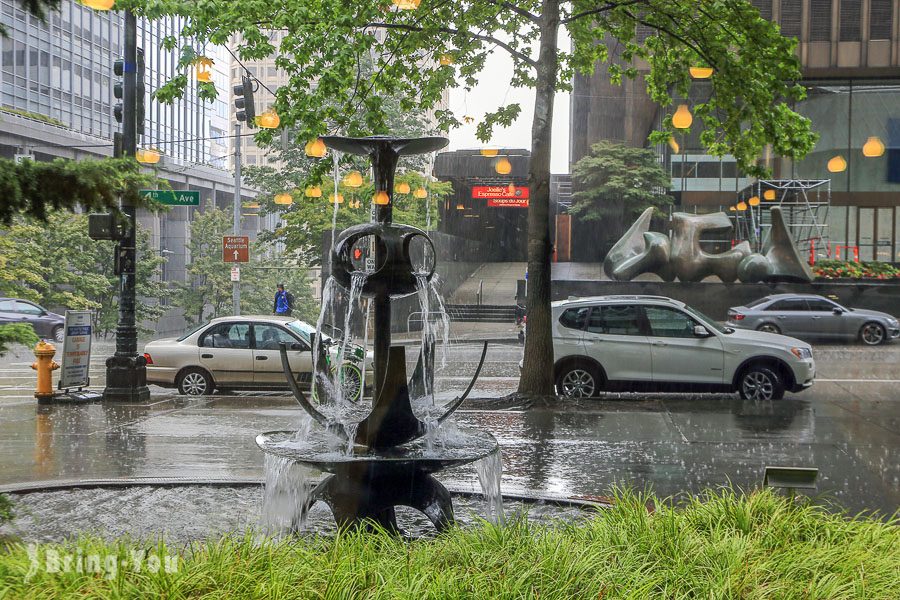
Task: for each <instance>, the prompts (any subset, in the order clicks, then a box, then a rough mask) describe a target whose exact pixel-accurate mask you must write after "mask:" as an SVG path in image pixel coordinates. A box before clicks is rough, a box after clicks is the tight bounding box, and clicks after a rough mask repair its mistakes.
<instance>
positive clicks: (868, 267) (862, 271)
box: [812, 260, 900, 279]
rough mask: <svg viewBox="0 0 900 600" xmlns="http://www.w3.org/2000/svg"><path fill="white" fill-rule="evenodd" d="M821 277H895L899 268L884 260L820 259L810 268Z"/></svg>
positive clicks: (899, 276) (899, 271) (897, 275)
mask: <svg viewBox="0 0 900 600" xmlns="http://www.w3.org/2000/svg"><path fill="white" fill-rule="evenodd" d="M812 270H813V273H814V274H815V275H816V277H819V278H821V279H840V278H851V279H896V278H900V269H898V268H896V267H894V266H893V265H891V264H890V263H885V262H849V261H843V260H822V261H819V262H817V263H816V264H815V266H813V268H812Z"/></svg>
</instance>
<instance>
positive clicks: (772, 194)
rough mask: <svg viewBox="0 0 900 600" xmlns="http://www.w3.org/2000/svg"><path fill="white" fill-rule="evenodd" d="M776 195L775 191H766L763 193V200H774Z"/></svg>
mask: <svg viewBox="0 0 900 600" xmlns="http://www.w3.org/2000/svg"><path fill="white" fill-rule="evenodd" d="M775 195H776V194H775V190H766V191H764V192H763V198H765V199H766V200H774V199H775Z"/></svg>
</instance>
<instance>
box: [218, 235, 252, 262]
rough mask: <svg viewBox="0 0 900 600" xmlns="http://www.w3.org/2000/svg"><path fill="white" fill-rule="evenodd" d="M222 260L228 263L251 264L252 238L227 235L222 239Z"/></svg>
mask: <svg viewBox="0 0 900 600" xmlns="http://www.w3.org/2000/svg"><path fill="white" fill-rule="evenodd" d="M222 260H223V261H224V262H227V263H245V262H250V238H249V237H247V236H246V235H226V236H224V237H223V238H222Z"/></svg>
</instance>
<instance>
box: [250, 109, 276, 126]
mask: <svg viewBox="0 0 900 600" xmlns="http://www.w3.org/2000/svg"><path fill="white" fill-rule="evenodd" d="M256 124H257V125H259V126H260V127H262V128H263V129H278V125H280V124H281V117H279V116H278V113H277V112H275V109H274V108H270V109H269V110H267V111H266V112H264V113H263V114H261V115H259V116H258V117H256Z"/></svg>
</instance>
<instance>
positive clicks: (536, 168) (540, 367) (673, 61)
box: [118, 0, 815, 394]
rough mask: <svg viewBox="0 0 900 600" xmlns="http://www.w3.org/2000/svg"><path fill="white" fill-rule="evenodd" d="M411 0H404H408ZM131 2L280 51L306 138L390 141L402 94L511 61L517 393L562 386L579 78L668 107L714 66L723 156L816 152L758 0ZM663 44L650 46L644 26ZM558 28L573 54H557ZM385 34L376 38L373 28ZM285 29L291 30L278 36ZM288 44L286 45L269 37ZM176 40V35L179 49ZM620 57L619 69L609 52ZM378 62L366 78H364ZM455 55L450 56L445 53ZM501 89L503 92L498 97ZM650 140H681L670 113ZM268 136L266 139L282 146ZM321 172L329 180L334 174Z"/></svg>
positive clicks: (787, 53) (787, 45) (505, 111)
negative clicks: (521, 90) (554, 299)
mask: <svg viewBox="0 0 900 600" xmlns="http://www.w3.org/2000/svg"><path fill="white" fill-rule="evenodd" d="M396 4H401V3H399V2H398V3H396ZM402 4H403V5H404V6H406V7H416V10H399V9H398V7H397V6H396V5H395V4H392V3H389V2H388V1H387V0H381V1H378V2H372V1H371V0H311V1H309V2H296V1H292V0H291V1H288V0H267V1H265V2H263V1H257V0H205V1H204V2H180V1H175V0H119V2H118V6H119V7H120V8H124V7H130V8H134V9H135V10H137V12H139V13H140V14H142V15H144V16H147V17H150V18H155V17H160V16H163V15H172V14H174V15H182V16H185V17H187V19H186V21H185V22H186V25H185V27H184V28H183V30H182V31H181V36H182V38H183V39H191V40H195V39H196V40H201V41H207V42H211V43H214V44H225V43H228V41H229V39H230V38H231V37H232V36H234V35H235V34H240V43H239V45H238V47H237V54H238V55H239V56H240V57H242V58H246V59H252V58H263V57H274V58H275V61H276V64H277V65H278V66H279V68H281V69H282V70H283V71H285V72H286V73H287V75H288V77H289V80H288V82H287V84H286V85H284V86H282V87H280V88H279V89H278V91H277V94H276V102H275V108H276V110H277V112H278V114H279V115H280V117H281V123H282V126H284V127H290V128H292V129H293V130H295V131H297V132H299V133H300V135H301V137H303V136H305V137H306V138H307V139H310V138H313V137H315V136H317V135H321V134H324V133H334V132H340V133H342V134H346V135H366V134H374V133H387V132H388V121H387V117H386V114H385V108H384V106H385V98H387V97H399V98H401V109H403V110H411V109H417V108H418V109H429V108H432V107H434V106H435V105H436V104H437V103H438V102H439V101H440V100H441V99H442V97H443V94H444V92H445V90H447V89H448V88H451V87H464V88H471V87H472V86H474V85H475V83H476V82H477V78H478V74H479V73H480V72H481V71H482V69H483V68H484V66H485V61H486V59H487V56H488V55H489V54H490V53H491V52H505V53H507V54H508V55H509V56H510V57H511V58H512V61H513V68H512V73H511V76H510V81H509V83H510V84H511V85H513V86H516V87H530V88H533V89H534V99H535V102H534V111H533V114H532V130H531V160H530V163H529V173H528V184H529V187H530V189H531V192H530V193H531V201H530V204H529V208H528V274H529V281H528V284H529V285H528V299H527V305H528V332H529V335H528V338H527V342H526V345H525V359H524V368H523V370H522V377H521V379H520V383H519V391H520V392H523V393H537V394H549V393H551V392H552V389H553V369H552V365H553V343H552V338H551V333H550V332H551V320H550V300H551V290H550V257H551V243H550V242H551V238H550V218H549V217H550V215H549V204H550V203H549V199H550V188H549V182H550V144H551V135H550V134H551V127H552V122H553V101H554V96H555V93H556V92H557V91H558V90H568V89H570V87H571V81H572V77H573V74H574V72H575V71H576V70H577V71H579V72H581V73H585V74H590V73H593V72H594V69H595V66H596V65H597V63H598V62H599V63H604V62H605V63H607V69H608V70H609V71H610V74H611V76H612V79H613V81H621V79H622V78H623V77H637V76H638V64H639V63H643V64H646V65H647V66H648V68H649V70H648V72H647V73H645V74H643V75H642V76H643V78H644V79H645V81H646V84H647V89H648V92H649V94H650V97H651V98H652V99H653V100H654V101H656V102H658V103H659V104H661V105H664V106H665V105H670V104H671V103H672V102H673V96H679V97H688V92H689V90H690V87H691V78H690V75H689V72H688V69H689V67H691V66H693V65H697V64H702V65H706V66H709V67H712V68H713V69H714V74H713V76H712V78H711V80H710V82H711V90H712V94H711V95H710V97H709V99H708V100H707V101H705V102H701V103H698V104H695V105H694V106H693V113H694V116H695V122H696V123H697V125H698V126H699V127H701V128H702V130H703V131H702V132H701V134H700V136H699V137H700V140H701V142H702V143H703V144H704V145H705V146H706V148H707V149H708V151H709V152H711V153H712V154H715V155H723V154H725V153H730V154H732V155H734V156H735V158H736V160H737V162H738V166H739V167H740V168H741V169H742V170H743V171H744V172H745V173H748V174H751V175H752V174H759V173H762V169H761V168H759V167H757V165H756V161H757V157H758V156H760V154H761V152H762V149H763V148H764V146H765V145H766V144H771V145H772V148H773V149H774V151H775V153H777V154H779V155H782V156H786V157H791V158H799V157H802V156H803V155H804V154H806V153H807V152H809V151H810V150H811V148H812V146H813V144H814V142H815V136H814V135H813V134H812V133H811V132H810V123H809V120H808V119H805V118H804V117H802V116H800V115H798V114H797V113H795V112H793V111H792V110H791V109H790V104H791V103H792V102H793V101H796V100H798V99H800V98H802V97H803V95H804V90H803V88H802V86H800V85H799V84H797V83H796V82H797V80H798V79H799V78H800V76H801V74H800V67H799V64H800V63H799V60H798V59H797V57H796V56H795V54H794V49H795V47H796V40H789V39H785V38H783V37H782V36H781V35H780V33H779V30H778V28H777V26H776V25H774V24H773V23H770V22H769V21H767V20H765V19H763V18H761V17H760V16H759V12H758V10H757V9H756V8H754V7H753V6H752V5H751V4H750V3H749V2H747V1H746V0H605V1H600V2H598V1H597V0H565V1H564V0H422V2H421V3H412V2H406V3H402ZM638 26H642V27H646V28H649V30H651V31H652V32H653V34H652V35H651V36H650V37H648V38H647V39H645V40H643V41H641V40H639V39H638V38H637V36H636V31H637V27H638ZM560 28H565V29H566V31H567V32H568V34H569V37H570V38H571V42H572V43H571V50H561V49H560V48H559V43H558V42H559V32H560ZM378 30H380V31H383V32H387V36H386V37H384V36H382V35H375V32H376V31H378ZM275 32H281V33H283V35H280V36H278V37H275V36H274V35H270V34H273V33H275ZM273 40H277V41H273ZM173 41H174V40H170V42H173ZM611 46H615V47H618V48H620V49H622V51H621V54H620V56H621V59H622V62H618V61H617V62H610V61H609V58H610V47H611ZM367 55H368V56H372V57H373V60H374V66H375V69H374V71H373V72H372V74H371V75H369V76H363V75H362V69H361V68H360V63H361V59H362V57H364V56H367ZM444 56H446V57H449V58H450V60H440V59H441V57H444ZM171 83H172V85H170V86H163V89H162V90H161V93H159V94H158V95H157V97H158V98H161V99H171V98H174V97H175V96H178V95H180V94H181V93H182V92H183V90H184V85H185V84H186V82H182V81H178V80H176V79H173V80H172V82H171ZM502 97H503V96H502V95H499V94H498V98H502ZM520 111H521V109H520V107H519V106H518V105H516V104H512V103H510V104H505V105H501V106H498V107H497V108H496V109H495V110H493V111H492V112H489V113H487V115H486V116H485V118H484V120H483V121H482V122H481V123H479V125H478V135H479V137H480V139H483V140H485V141H487V140H489V139H490V137H491V131H492V129H493V127H494V126H497V125H500V126H505V125H509V124H511V123H512V122H513V120H514V119H515V118H516V117H517V116H518V115H519V113H520ZM436 117H437V118H438V121H439V124H440V125H441V127H442V128H443V129H447V128H450V127H453V126H456V125H459V121H458V119H457V118H456V116H455V115H453V114H452V113H451V112H450V111H447V110H439V111H436ZM662 129H663V131H660V132H656V133H654V134H653V135H652V136H651V139H652V140H653V141H654V142H659V141H661V140H665V139H667V138H668V137H669V136H670V135H671V132H672V129H673V127H672V123H671V118H670V117H666V118H665V119H664V120H663V124H662ZM272 136H273V133H272V132H270V131H263V132H260V133H259V134H258V135H257V137H258V139H260V140H262V141H265V140H267V139H269V140H270V139H272ZM325 162H326V161H322V162H321V163H320V164H319V167H318V168H319V174H320V175H321V173H324V172H325V171H326V170H327V166H328V165H327V164H325Z"/></svg>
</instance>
